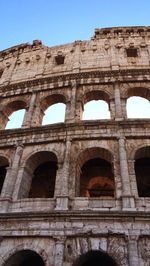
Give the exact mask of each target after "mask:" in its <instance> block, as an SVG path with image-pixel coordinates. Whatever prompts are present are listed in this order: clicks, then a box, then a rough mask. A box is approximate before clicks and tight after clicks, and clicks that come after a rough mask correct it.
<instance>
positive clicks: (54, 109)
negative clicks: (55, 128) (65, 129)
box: [42, 103, 66, 125]
mask: <svg viewBox="0 0 150 266" xmlns="http://www.w3.org/2000/svg"><path fill="white" fill-rule="evenodd" d="M65 110H66V105H65V104H64V103H56V104H53V105H51V106H50V107H48V108H47V109H46V111H45V115H44V117H43V121H42V125H48V124H54V123H60V122H64V120H65Z"/></svg>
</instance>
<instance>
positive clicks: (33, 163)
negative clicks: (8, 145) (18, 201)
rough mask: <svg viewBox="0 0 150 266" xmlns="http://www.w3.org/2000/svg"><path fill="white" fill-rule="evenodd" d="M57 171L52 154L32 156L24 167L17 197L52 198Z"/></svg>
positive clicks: (44, 153)
mask: <svg viewBox="0 0 150 266" xmlns="http://www.w3.org/2000/svg"><path fill="white" fill-rule="evenodd" d="M57 169H58V164H57V157H56V155H55V154H54V153H53V152H48V151H41V152H37V153H35V154H33V155H32V156H31V157H30V158H29V159H28V160H27V162H26V166H25V167H24V174H23V180H22V187H21V190H20V195H19V197H21V198H28V197H29V198H53V197H54V189H55V179H56V172H57Z"/></svg>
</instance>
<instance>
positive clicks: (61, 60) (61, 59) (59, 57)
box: [55, 55, 65, 65]
mask: <svg viewBox="0 0 150 266" xmlns="http://www.w3.org/2000/svg"><path fill="white" fill-rule="evenodd" d="M55 61H56V64H57V65H63V64H64V61H65V57H64V56H63V55H57V56H55Z"/></svg>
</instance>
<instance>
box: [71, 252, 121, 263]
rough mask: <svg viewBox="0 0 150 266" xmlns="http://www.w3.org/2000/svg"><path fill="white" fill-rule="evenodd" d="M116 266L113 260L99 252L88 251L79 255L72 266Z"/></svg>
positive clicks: (106, 254)
mask: <svg viewBox="0 0 150 266" xmlns="http://www.w3.org/2000/svg"><path fill="white" fill-rule="evenodd" d="M91 265H92V266H99V265H103V266H117V263H116V261H115V259H113V258H112V257H111V256H110V255H109V254H108V253H106V252H104V251H101V250H90V251H88V252H87V253H84V254H82V255H80V256H79V257H78V258H77V259H76V260H75V261H74V263H73V265H72V266H91Z"/></svg>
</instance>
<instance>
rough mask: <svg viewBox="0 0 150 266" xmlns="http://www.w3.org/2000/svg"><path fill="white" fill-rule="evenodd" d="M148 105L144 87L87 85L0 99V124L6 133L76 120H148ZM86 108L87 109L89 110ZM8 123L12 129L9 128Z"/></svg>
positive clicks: (148, 95) (149, 90)
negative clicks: (15, 129) (10, 130)
mask: <svg viewBox="0 0 150 266" xmlns="http://www.w3.org/2000/svg"><path fill="white" fill-rule="evenodd" d="M149 101H150V87H149V86H148V85H147V87H139V86H138V87H137V86H136V87H134V86H133V85H132V87H130V86H129V85H128V86H127V85H119V88H118V85H117V86H116V87H115V86H114V87H113V86H112V85H110V86H106V85H105V86H102V85H94V86H91V85H89V86H83V87H82V86H79V87H77V88H76V90H74V89H73V91H72V90H71V88H62V90H60V89H58V90H57V89H56V90H55V91H54V90H50V91H46V92H43V91H42V92H40V93H35V94H34V93H33V94H32V95H31V94H28V95H24V96H22V95H20V96H15V97H11V98H4V99H3V98H1V108H0V124H1V129H5V128H6V129H7V128H16V127H21V126H22V127H32V126H33V127H34V126H41V125H47V124H53V123H59V122H61V123H63V122H67V123H68V122H71V123H72V122H79V121H80V120H97V119H98V120H102V119H106V120H108V119H113V120H114V119H117V118H120V119H130V118H150V103H149ZM88 105H89V106H90V105H91V107H90V108H89V110H87V107H88ZM19 110H22V111H24V113H23V114H22V117H19V114H18V111H19ZM138 112H139V113H138ZM15 113H16V116H14V120H13V116H12V115H15ZM9 120H10V121H9ZM18 121H20V124H19V125H18ZM10 122H11V123H12V127H10V126H9V123H10Z"/></svg>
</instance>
